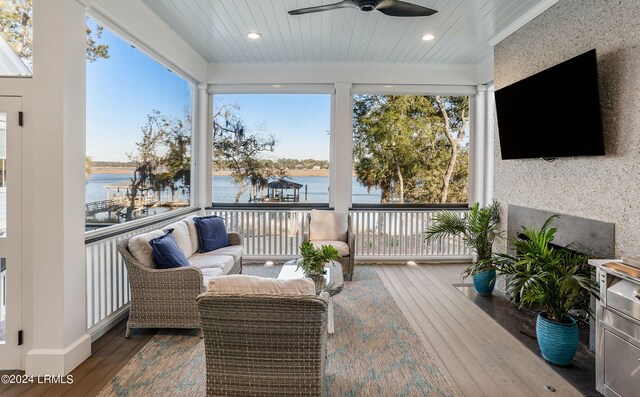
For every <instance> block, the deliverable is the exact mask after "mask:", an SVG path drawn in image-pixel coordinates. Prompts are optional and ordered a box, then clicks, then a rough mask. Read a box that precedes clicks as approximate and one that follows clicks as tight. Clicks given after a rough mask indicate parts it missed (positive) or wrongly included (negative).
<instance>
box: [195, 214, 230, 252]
mask: <svg viewBox="0 0 640 397" xmlns="http://www.w3.org/2000/svg"><path fill="white" fill-rule="evenodd" d="M193 221H194V222H195V224H196V229H198V242H199V243H200V252H209V251H213V250H217V249H218V248H222V247H226V246H227V245H229V236H228V235H227V228H226V227H225V226H224V219H222V218H220V217H219V216H215V215H212V216H200V217H196V218H193Z"/></svg>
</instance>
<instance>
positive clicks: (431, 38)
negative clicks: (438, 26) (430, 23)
mask: <svg viewBox="0 0 640 397" xmlns="http://www.w3.org/2000/svg"><path fill="white" fill-rule="evenodd" d="M435 38H436V36H434V35H432V34H425V35H424V36H422V40H424V41H431V40H433V39H435Z"/></svg>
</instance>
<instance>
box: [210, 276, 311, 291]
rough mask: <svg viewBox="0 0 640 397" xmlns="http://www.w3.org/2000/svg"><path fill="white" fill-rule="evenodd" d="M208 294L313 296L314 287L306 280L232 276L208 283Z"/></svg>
mask: <svg viewBox="0 0 640 397" xmlns="http://www.w3.org/2000/svg"><path fill="white" fill-rule="evenodd" d="M209 293H212V294H216V295H272V296H301V295H302V296H306V295H315V294H316V287H315V285H314V283H313V281H311V279H308V278H299V279H294V280H278V279H275V278H265V277H257V276H245V275H242V274H234V275H229V276H224V277H217V278H214V279H212V280H210V281H209Z"/></svg>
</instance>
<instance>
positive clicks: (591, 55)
mask: <svg viewBox="0 0 640 397" xmlns="http://www.w3.org/2000/svg"><path fill="white" fill-rule="evenodd" d="M495 98H496V112H497V115H498V133H499V135H500V150H501V152H502V159H503V160H509V159H525V158H556V157H571V156H602V155H604V136H603V133H602V119H601V115H600V97H599V95H598V65H597V59H596V50H595V49H594V50H591V51H588V52H586V53H584V54H582V55H578V56H577V57H575V58H572V59H569V60H568V61H565V62H562V63H560V64H558V65H556V66H553V67H551V68H549V69H546V70H544V71H542V72H540V73H537V74H535V75H533V76H531V77H527V78H526V79H524V80H521V81H519V82H517V83H514V84H511V85H509V86H507V87H504V88H501V89H499V90H496V93H495Z"/></svg>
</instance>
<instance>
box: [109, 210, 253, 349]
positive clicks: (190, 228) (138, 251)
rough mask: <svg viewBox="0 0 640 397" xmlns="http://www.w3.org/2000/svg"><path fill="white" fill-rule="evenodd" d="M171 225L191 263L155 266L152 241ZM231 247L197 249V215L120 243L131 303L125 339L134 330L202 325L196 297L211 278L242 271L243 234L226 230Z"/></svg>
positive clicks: (179, 244)
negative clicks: (158, 267) (195, 217)
mask: <svg viewBox="0 0 640 397" xmlns="http://www.w3.org/2000/svg"><path fill="white" fill-rule="evenodd" d="M168 229H173V233H172V234H173V236H174V237H175V238H176V241H177V242H178V246H179V247H180V249H181V250H182V251H183V252H184V253H185V256H186V257H187V258H188V259H189V263H190V266H188V267H178V268H172V269H157V268H156V265H155V261H154V260H153V254H152V250H151V246H150V245H149V240H151V239H152V238H155V237H158V236H160V235H162V234H164V232H165V231H166V230H168ZM228 236H229V246H227V247H224V248H220V249H218V250H215V251H211V252H207V253H198V250H199V244H198V235H197V229H196V227H195V224H194V222H193V217H188V218H185V219H183V220H181V221H178V222H175V223H172V224H170V225H167V226H165V227H164V228H162V229H158V230H153V231H151V232H147V233H143V234H140V235H137V236H134V237H132V238H130V239H128V240H121V241H119V242H118V243H117V249H118V252H120V254H121V255H122V257H123V258H124V261H125V265H126V267H127V272H128V277H129V286H130V289H131V305H130V310H129V320H128V322H127V331H126V334H125V337H127V338H128V337H129V336H130V335H131V330H132V329H136V328H194V329H195V328H197V329H200V328H201V324H200V317H199V314H198V309H197V306H196V298H197V297H198V295H200V294H201V293H202V292H205V291H206V290H207V285H208V282H209V280H210V279H211V278H213V277H219V276H222V275H226V274H239V273H241V272H242V250H243V247H242V245H240V236H239V235H238V234H236V233H228Z"/></svg>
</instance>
